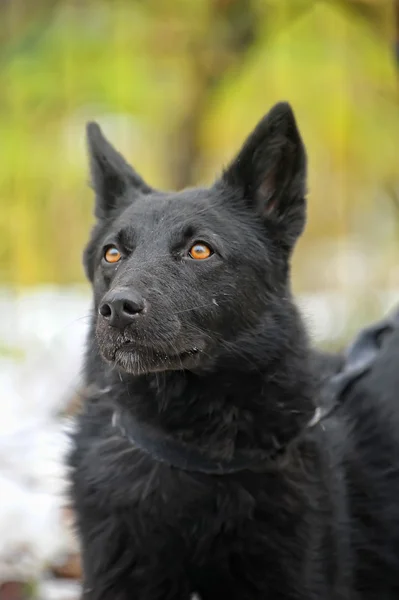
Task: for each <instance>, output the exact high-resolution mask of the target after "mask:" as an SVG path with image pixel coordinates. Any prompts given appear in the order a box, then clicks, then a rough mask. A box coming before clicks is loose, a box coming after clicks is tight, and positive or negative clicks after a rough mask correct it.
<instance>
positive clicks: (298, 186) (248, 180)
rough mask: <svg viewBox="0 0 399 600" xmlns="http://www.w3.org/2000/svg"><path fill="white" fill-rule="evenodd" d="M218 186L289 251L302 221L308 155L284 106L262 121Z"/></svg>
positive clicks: (287, 108) (289, 109) (290, 110)
mask: <svg viewBox="0 0 399 600" xmlns="http://www.w3.org/2000/svg"><path fill="white" fill-rule="evenodd" d="M222 180H223V183H224V184H226V183H227V185H228V186H229V187H230V188H232V189H234V190H236V191H237V192H238V194H239V197H240V199H244V200H245V202H246V203H247V205H248V206H249V207H251V208H252V209H254V210H255V211H256V213H257V214H258V215H259V216H260V217H261V219H262V220H263V221H264V222H265V224H268V225H270V227H269V228H268V229H269V231H271V232H272V233H275V238H276V241H277V242H278V243H279V244H280V245H284V246H285V247H286V249H287V250H291V248H292V247H293V245H294V244H295V241H296V239H297V237H298V236H299V235H300V234H301V233H302V230H303V227H304V225H305V220H306V206H305V204H306V203H305V194H306V152H305V148H304V145H303V142H302V139H301V136H300V134H299V131H298V128H297V125H296V122H295V117H294V113H293V112H292V109H291V107H290V105H289V104H288V103H285V102H281V103H279V104H276V105H275V106H274V107H273V108H272V109H271V111H270V112H269V113H268V114H267V115H266V116H265V117H264V118H263V119H262V120H261V121H260V123H259V124H258V125H257V127H256V128H255V129H254V131H253V132H252V133H251V135H250V136H249V137H248V138H247V140H246V142H245V144H244V146H243V147H242V149H241V151H240V152H239V154H238V155H237V157H236V158H235V160H234V161H233V162H232V163H231V165H230V166H229V167H228V169H227V170H226V171H225V172H224V174H223V178H222Z"/></svg>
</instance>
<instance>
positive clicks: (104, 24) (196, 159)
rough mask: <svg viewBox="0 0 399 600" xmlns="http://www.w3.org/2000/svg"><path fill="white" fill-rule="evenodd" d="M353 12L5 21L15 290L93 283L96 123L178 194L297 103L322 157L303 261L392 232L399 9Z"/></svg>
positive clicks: (40, 13)
mask: <svg viewBox="0 0 399 600" xmlns="http://www.w3.org/2000/svg"><path fill="white" fill-rule="evenodd" d="M349 4H350V3H349V2H346V3H345V2H344V3H343V2H333V1H329V2H327V1H326V2H321V1H320V2H310V0H309V1H307V2H306V1H299V0H298V1H297V2H291V1H290V2H289V1H288V0H278V1H277V0H254V1H252V2H246V1H244V0H202V1H195V0H178V1H176V2H170V1H169V0H168V1H167V0H148V1H147V2H142V1H141V2H140V1H138V0H137V1H132V0H125V1H117V0H114V1H112V2H101V1H100V0H92V1H91V3H90V2H89V3H87V2H86V3H81V4H80V3H76V2H70V3H69V2H66V1H62V2H48V3H47V5H46V2H43V1H42V2H40V3H39V4H38V5H37V8H36V9H35V8H33V7H34V6H35V3H32V4H29V6H30V8H29V11H28V12H27V13H26V12H24V11H22V9H21V11H20V12H18V11H16V9H15V7H14V8H13V9H12V10H13V14H12V19H11V18H10V15H5V13H4V11H5V10H7V9H5V8H3V9H2V11H3V16H4V17H7V19H6V18H4V19H3V30H0V40H2V51H1V54H0V60H2V62H1V63H0V67H1V71H0V87H1V90H2V94H1V97H0V131H1V140H2V142H1V145H0V205H1V210H0V236H1V240H2V244H1V246H0V278H1V279H2V280H4V281H6V282H9V283H13V284H36V283H39V282H55V283H66V282H72V281H76V280H79V279H81V277H82V273H81V269H80V255H81V250H82V247H83V244H84V240H85V238H86V237H87V231H88V227H89V225H90V222H91V210H92V209H91V201H92V199H91V193H90V191H89V189H88V187H87V185H86V181H87V167H86V159H85V152H84V123H85V120H87V119H92V118H97V119H98V120H99V121H100V123H102V124H103V125H104V129H105V131H106V132H107V133H108V134H109V135H110V137H111V138H112V139H113V140H114V142H115V143H116V144H117V145H118V146H119V147H120V148H121V149H122V150H123V151H124V152H125V153H126V155H127V156H128V157H129V158H130V159H131V160H132V161H133V162H134V164H135V166H136V167H137V168H138V169H139V170H140V171H141V172H142V173H143V175H144V176H145V177H146V178H147V179H148V180H149V181H150V182H151V183H153V184H155V185H159V186H170V187H173V186H175V185H177V186H180V185H186V184H192V183H197V182H199V181H201V180H202V181H204V180H211V179H212V177H214V175H215V168H216V169H217V168H219V167H220V165H221V164H222V163H225V162H226V161H228V160H229V159H230V157H231V156H232V153H234V152H235V151H236V149H237V148H238V146H239V144H240V143H241V141H242V139H243V138H244V137H245V135H246V134H247V133H248V131H249V129H250V128H251V127H252V126H253V125H254V124H255V122H256V120H257V119H258V118H260V117H261V116H262V114H263V113H264V112H265V111H266V110H268V108H269V107H270V106H271V105H272V104H273V103H274V102H275V101H278V100H281V99H287V100H289V101H290V102H291V103H292V104H293V106H294V109H295V111H296V113H297V117H298V121H299V124H300V127H301V129H302V131H303V134H304V138H305V141H306V143H307V146H308V150H309V156H310V197H309V199H310V224H309V230H308V234H307V236H306V238H305V240H304V242H303V244H302V247H303V248H304V250H303V251H305V249H306V248H307V247H311V245H312V244H313V243H315V240H320V239H321V240H323V239H327V238H330V237H334V238H339V237H340V236H342V237H345V236H350V235H352V234H358V235H362V234H364V233H365V232H368V231H369V230H366V229H365V227H366V225H364V223H368V222H370V220H371V222H373V223H380V224H382V225H381V227H383V223H384V222H385V221H386V220H387V219H388V218H391V213H390V212H389V211H387V210H385V209H384V210H381V206H382V205H381V201H380V198H381V194H382V192H383V191H384V190H395V189H396V187H397V185H398V157H397V140H398V139H399V116H398V104H397V102H398V88H397V84H398V79H397V71H396V66H395V63H394V55H393V43H392V32H391V31H389V27H388V28H384V27H382V26H381V23H388V24H389V23H390V22H391V21H392V18H390V15H391V11H392V10H393V9H392V4H393V3H391V2H381V3H379V4H380V8H379V9H378V11H377V12H378V27H377V26H374V24H373V21H370V20H365V19H364V18H363V17H362V16H361V15H360V14H358V13H357V12H355V11H353V10H349V9H348V8H347V5H349ZM11 5H12V3H6V5H5V6H11ZM20 5H21V6H22V3H21V2H20ZM50 5H51V6H50ZM26 6H28V5H26ZM50 9H51V10H50ZM10 10H11V9H10ZM391 17H392V15H391ZM1 20H2V19H1V15H0V21H1ZM5 23H8V25H9V30H7V29H4V27H5V25H4V24H5ZM10 23H12V27H11V25H10ZM7 31H8V33H7ZM116 117H118V118H116ZM379 240H380V238H379ZM388 242H389V240H388V239H385V238H383V243H386V244H387V245H388ZM387 247H388V246H387ZM381 251H382V250H381Z"/></svg>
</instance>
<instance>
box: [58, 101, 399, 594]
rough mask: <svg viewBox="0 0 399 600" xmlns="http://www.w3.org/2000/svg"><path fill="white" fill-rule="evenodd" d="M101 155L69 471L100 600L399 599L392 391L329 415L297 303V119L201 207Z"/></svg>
mask: <svg viewBox="0 0 399 600" xmlns="http://www.w3.org/2000/svg"><path fill="white" fill-rule="evenodd" d="M88 141H89V149H90V158H91V170H92V181H93V186H94V190H95V194H96V216H97V224H96V226H95V228H94V231H93V234H92V238H91V241H90V243H89V245H88V247H87V249H86V253H85V266H86V271H87V275H88V277H89V279H90V281H91V282H92V285H93V293H94V309H93V319H92V327H91V334H90V336H89V341H88V351H87V360H86V379H87V384H88V387H89V389H90V390H91V391H90V398H88V400H87V402H86V405H85V409H84V411H83V414H82V415H81V416H80V418H79V423H78V431H77V433H76V435H75V438H74V451H73V453H72V455H71V460H70V464H71V466H72V467H73V470H72V482H73V500H74V504H75V508H76V513H77V520H78V530H79V534H80V539H81V545H82V553H83V569H84V586H85V597H87V598H89V599H90V600H130V599H133V598H134V599H139V600H180V599H181V600H188V599H189V598H190V596H191V594H193V593H194V592H196V593H198V594H199V595H200V597H201V598H202V599H203V600H209V599H212V600H213V599H215V600H216V599H218V600H223V599H226V600H227V599H230V600H233V599H235V600H247V599H248V600H249V599H251V600H265V599H273V600H278V599H282V600H294V599H298V600H301V599H303V600H305V599H306V600H311V599H315V600H316V599H317V600H320V599H332V598H336V599H349V598H354V599H355V598H367V599H370V600H371V599H376V600H377V599H378V600H388V599H391V598H392V599H393V598H397V597H399V596H398V593H399V475H398V473H397V472H396V466H395V467H394V466H392V465H396V463H395V461H396V460H397V457H398V445H399V444H398V441H397V437H398V434H397V432H398V431H399V423H398V419H399V412H398V410H397V407H396V406H395V402H394V397H393V390H394V387H393V385H392V386H391V387H390V390H391V392H387V393H386V395H385V397H381V398H380V399H379V401H376V399H375V397H374V396H375V394H374V396H373V394H371V395H370V394H368V393H367V390H363V392H362V393H361V394H360V395H359V394H356V393H354V392H353V390H352V391H351V390H349V391H347V390H345V391H344V390H341V391H342V394H341V395H343V394H344V392H345V394H346V396H347V397H346V398H344V400H343V401H342V402H341V403H340V405H339V406H338V408H335V410H334V411H331V409H330V408H329V400H328V398H327V400H326V399H324V400H323V401H322V400H321V399H320V394H319V392H318V390H319V387H320V385H319V383H320V382H319V379H320V378H319V370H320V364H321V363H323V365H324V364H325V361H324V360H323V357H322V358H321V359H320V361H321V362H320V361H319V363H320V364H317V362H318V361H317V360H315V355H314V353H313V352H312V351H311V349H310V348H309V344H308V340H307V336H306V333H305V331H304V327H303V324H302V321H301V318H300V316H299V314H298V311H297V309H296V308H295V305H294V303H293V300H292V296H291V292H290V267H289V265H290V257H291V253H292V250H293V247H294V245H295V242H296V240H297V238H298V236H299V235H300V234H301V232H302V230H303V227H304V224H305V192H306V157H305V150H304V147H303V144H302V141H301V138H300V135H299V133H298V130H297V126H296V123H295V119H294V116H293V114H292V111H291V109H290V107H289V106H288V105H287V104H278V105H276V106H275V107H274V108H273V109H272V110H271V112H270V113H269V114H268V115H267V116H266V117H265V118H264V119H263V120H262V121H261V122H260V123H259V125H258V126H257V127H256V129H255V130H254V132H253V133H252V134H251V135H250V137H249V138H248V139H247V141H246V142H245V144H244V146H243V148H242V150H241V151H240V153H239V154H238V156H237V158H236V159H235V160H234V161H233V162H232V164H231V165H230V167H229V168H228V169H227V170H225V172H224V173H223V175H222V176H221V177H220V178H219V179H218V180H217V181H216V182H215V183H214V185H212V186H211V187H210V188H206V189H205V188H204V189H202V188H199V189H191V190H185V191H183V192H180V193H164V192H159V191H156V190H154V189H152V188H150V187H149V186H148V185H147V184H146V183H145V182H144V181H143V180H142V179H141V178H140V177H139V176H138V175H137V173H136V172H135V171H134V170H133V169H132V168H131V167H130V166H129V165H128V164H127V163H126V162H125V160H124V159H123V158H122V157H121V156H120V155H119V154H118V153H117V152H116V151H115V150H114V149H113V148H112V146H111V145H110V144H109V143H108V142H107V141H106V140H105V139H104V137H103V136H102V134H101V132H100V129H99V128H98V126H97V125H95V124H91V125H89V127H88ZM377 362H378V361H377ZM331 365H332V366H331ZM337 365H338V363H336V362H335V361H334V360H333V359H332V362H331V363H328V368H329V369H330V367H331V370H332V371H333V370H339V369H338V366H337ZM340 366H341V362H340V360H339V367H340ZM377 367H378V364H377ZM323 368H324V367H323ZM381 368H382V367H381ZM377 371H378V369H377ZM394 371H395V369H391V370H390V377H391V380H393V378H394V377H396V389H399V376H398V374H397V373H394ZM398 371H399V370H398ZM375 377H376V378H377V380H378V381H380V379H378V377H379V375H378V372H377V375H376V376H375ZM379 385H380V384H379ZM370 386H371V387H372V382H370ZM370 386H369V387H370ZM377 387H378V386H377ZM377 391H378V390H377ZM398 404H399V403H398ZM326 409H327V410H326ZM323 410H326V412H328V411H330V413H331V414H330V415H329V416H323V413H322V411H323Z"/></svg>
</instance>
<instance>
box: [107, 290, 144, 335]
mask: <svg viewBox="0 0 399 600" xmlns="http://www.w3.org/2000/svg"><path fill="white" fill-rule="evenodd" d="M144 308H145V301H144V298H143V297H142V296H141V295H140V294H139V293H138V292H135V291H133V290H122V291H113V292H109V293H108V294H106V295H105V296H104V298H103V301H102V303H101V304H100V307H99V309H98V312H99V313H100V315H101V316H102V317H104V319H106V320H107V321H108V323H109V325H111V327H117V328H118V329H124V328H125V327H127V326H128V325H130V323H132V322H133V321H134V320H135V319H136V318H137V316H138V315H140V313H142V312H143V311H144Z"/></svg>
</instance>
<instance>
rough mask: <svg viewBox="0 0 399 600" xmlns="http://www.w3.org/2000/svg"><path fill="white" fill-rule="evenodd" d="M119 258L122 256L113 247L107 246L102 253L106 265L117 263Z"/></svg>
mask: <svg viewBox="0 0 399 600" xmlns="http://www.w3.org/2000/svg"><path fill="white" fill-rule="evenodd" d="M121 258H122V255H121V253H120V252H119V250H118V248H116V247H115V246H108V248H107V249H106V250H105V252H104V259H105V260H106V262H107V263H117V262H118V261H120V259H121Z"/></svg>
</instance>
